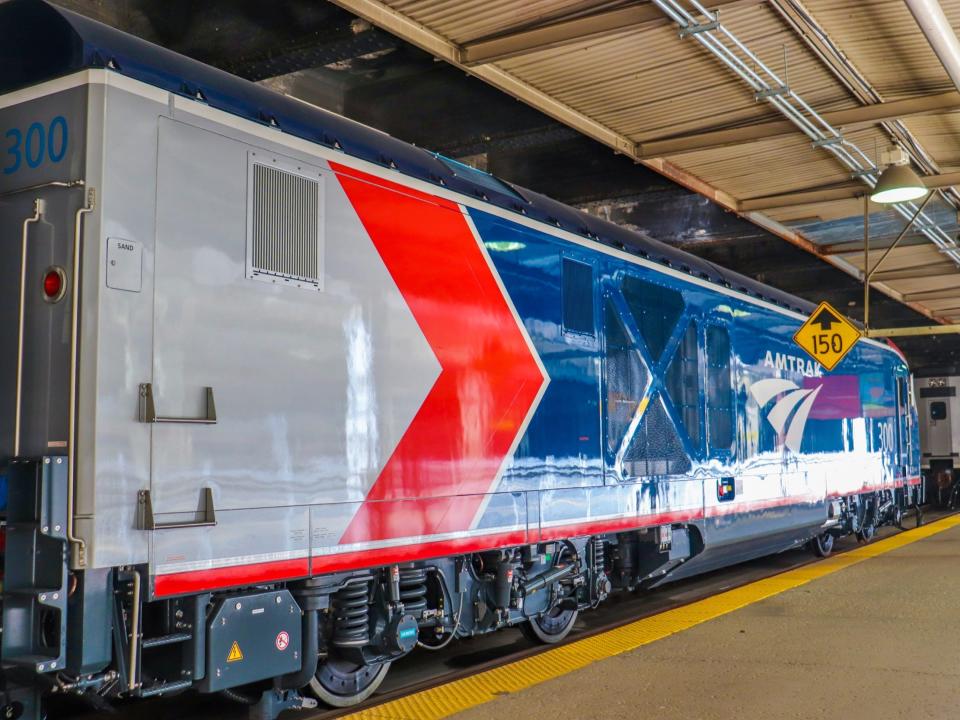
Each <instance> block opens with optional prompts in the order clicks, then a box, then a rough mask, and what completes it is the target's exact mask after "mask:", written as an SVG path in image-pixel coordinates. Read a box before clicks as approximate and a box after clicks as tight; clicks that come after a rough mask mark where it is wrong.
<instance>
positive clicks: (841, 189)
mask: <svg viewBox="0 0 960 720" xmlns="http://www.w3.org/2000/svg"><path fill="white" fill-rule="evenodd" d="M921 179H922V180H923V184H924V185H926V186H927V187H928V188H930V189H931V190H935V189H937V188H945V187H950V186H952V185H960V172H951V173H943V174H942V175H927V176H925V177H922V178H921ZM866 190H867V186H866V185H864V184H863V183H860V182H850V183H844V184H843V185H837V186H836V187H832V188H826V189H823V190H798V191H797V192H789V193H781V194H779V195H764V196H763V197H757V198H750V199H748V200H741V201H740V202H739V203H737V209H738V210H740V212H751V211H754V210H770V209H771V208H781V207H795V206H797V205H808V204H811V203H821V202H831V201H833V200H851V199H853V198H858V197H863V194H864V192H865V191H866Z"/></svg>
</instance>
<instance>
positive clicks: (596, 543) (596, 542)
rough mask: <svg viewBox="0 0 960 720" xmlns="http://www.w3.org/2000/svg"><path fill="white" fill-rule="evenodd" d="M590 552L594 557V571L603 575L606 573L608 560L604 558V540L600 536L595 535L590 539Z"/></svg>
mask: <svg viewBox="0 0 960 720" xmlns="http://www.w3.org/2000/svg"><path fill="white" fill-rule="evenodd" d="M590 552H591V554H592V556H593V557H592V560H593V569H594V571H595V572H597V573H599V574H603V573H604V572H605V569H604V564H605V563H606V559H605V558H604V550H603V538H602V537H600V536H599V535H594V536H593V537H592V538H590Z"/></svg>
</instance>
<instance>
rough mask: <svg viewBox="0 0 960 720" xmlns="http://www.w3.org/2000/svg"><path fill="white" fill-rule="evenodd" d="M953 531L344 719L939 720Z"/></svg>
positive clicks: (944, 693)
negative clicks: (895, 719) (901, 719)
mask: <svg viewBox="0 0 960 720" xmlns="http://www.w3.org/2000/svg"><path fill="white" fill-rule="evenodd" d="M958 561H960V516H957V515H953V516H949V517H946V518H943V519H940V520H937V521H935V522H932V523H930V524H928V525H925V526H923V527H920V528H917V529H913V530H907V531H904V532H898V533H896V534H893V535H890V536H888V537H886V538H884V539H882V540H877V541H875V542H873V543H871V544H869V545H861V546H858V547H856V548H855V549H853V550H849V551H847V552H843V553H841V554H838V555H835V556H833V557H831V558H828V559H826V560H823V561H819V562H814V563H811V564H809V565H805V566H802V567H799V568H796V569H793V570H789V571H787V572H784V573H781V574H779V575H774V576H772V577H768V578H765V579H762V580H759V581H757V582H752V583H749V584H747V585H744V586H741V587H737V588H734V589H731V590H727V591H725V592H721V593H719V594H716V595H713V596H711V597H709V598H706V599H703V600H699V601H696V602H693V603H691V604H688V605H685V606H682V607H678V608H674V609H671V610H668V611H666V612H663V613H659V614H656V615H652V616H650V617H647V618H644V619H641V620H637V621H634V622H631V623H628V624H627V625H624V626H622V627H619V628H616V629H614V630H609V631H606V632H602V633H599V634H596V635H593V636H590V637H586V638H584V639H581V640H576V641H574V642H571V643H569V644H567V645H564V646H561V647H557V648H554V649H551V650H549V651H546V652H543V653H540V654H537V655H535V656H533V657H528V658H525V659H523V660H520V661H518V662H515V663H511V664H508V665H503V666H500V667H497V668H494V669H492V670H487V671H485V672H481V673H478V674H476V675H473V676H471V677H468V678H464V679H461V680H457V681H454V682H452V683H448V684H446V685H441V686H438V687H435V688H431V689H428V690H424V691H422V692H419V693H415V694H413V695H409V696H407V697H403V698H400V699H398V700H395V701H392V702H388V703H386V704H383V705H380V706H376V707H372V708H370V709H367V710H364V711H362V712H359V713H355V714H353V715H350V716H349V717H350V718H352V719H353V720H426V719H430V718H446V717H453V718H456V719H457V720H486V719H488V718H513V717H534V718H541V717H542V718H546V717H549V718H551V720H567V719H569V720H581V719H583V718H591V719H597V720H603V719H606V718H609V719H610V720H623V718H625V717H639V716H641V714H642V716H643V717H650V718H656V719H657V720H672V719H674V718H676V719H678V720H679V719H680V718H683V719H684V720H689V719H691V718H709V719H711V720H726V719H727V718H730V719H731V720H733V719H736V720H743V719H744V718H761V717H776V718H805V719H806V718H821V717H823V718H826V717H850V718H866V717H911V718H954V717H956V716H957V712H958V711H957V688H958V687H960V622H958V621H957V619H956V616H955V615H954V612H955V609H956V608H957V606H958V599H960V571H958V570H960V566H958Z"/></svg>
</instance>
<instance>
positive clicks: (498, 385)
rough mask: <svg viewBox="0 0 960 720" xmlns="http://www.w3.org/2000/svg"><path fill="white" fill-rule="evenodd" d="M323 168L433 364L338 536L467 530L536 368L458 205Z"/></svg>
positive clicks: (537, 381) (529, 396)
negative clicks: (430, 377)
mask: <svg viewBox="0 0 960 720" xmlns="http://www.w3.org/2000/svg"><path fill="white" fill-rule="evenodd" d="M331 166H332V167H333V169H334V171H335V172H336V173H337V177H338V178H339V181H340V184H341V185H342V187H343V189H344V191H345V192H346V194H347V197H348V198H349V199H350V202H351V203H352V205H353V207H354V209H355V210H356V212H357V215H358V216H359V218H360V221H361V222H362V223H363V226H364V228H365V229H366V231H367V233H368V234H369V235H370V238H371V239H372V240H373V243H374V245H375V246H376V248H377V251H378V252H379V254H380V257H381V258H382V259H383V262H384V264H385V265H386V267H387V269H388V271H389V272H390V275H391V276H392V277H393V280H394V282H396V284H397V287H398V288H399V290H400V293H401V294H402V295H403V298H404V300H405V301H406V303H407V305H408V307H409V308H410V311H411V312H412V313H413V316H414V318H415V319H416V321H417V324H418V325H419V326H420V329H421V331H422V332H423V334H424V337H425V338H426V340H427V342H428V343H429V345H430V347H431V348H432V349H433V352H434V353H435V354H436V357H437V360H438V361H439V363H440V366H441V368H442V369H441V372H440V376H439V377H438V378H437V380H436V382H435V383H434V386H433V388H432V389H431V390H430V393H429V394H428V395H427V397H426V399H425V400H424V401H423V404H422V405H421V406H420V409H419V411H418V412H417V414H416V416H415V417H414V419H413V422H412V423H411V424H410V426H409V427H408V428H407V430H406V432H405V433H404V435H403V437H402V438H401V440H400V443H399V444H398V445H397V447H396V449H395V450H394V452H393V455H392V456H391V457H390V458H389V460H388V461H387V463H386V465H385V466H384V468H383V470H382V472H381V473H380V475H379V477H378V478H377V480H376V482H375V483H374V485H373V487H372V488H371V489H370V492H369V493H368V495H367V498H366V502H365V503H364V504H363V505H362V506H361V508H360V510H359V511H358V513H357V515H356V516H354V518H353V520H352V521H351V522H350V525H349V526H348V527H347V529H346V531H345V533H344V535H343V537H342V538H341V542H342V543H351V542H362V541H365V540H380V539H385V538H392V537H410V536H417V535H429V534H434V533H443V532H452V531H457V530H465V529H467V528H469V526H470V523H471V521H472V520H473V518H474V516H475V515H476V513H477V511H478V509H479V508H480V504H481V502H482V501H483V495H484V493H487V492H489V490H490V487H491V484H492V483H493V481H494V480H495V478H496V475H497V472H498V471H499V469H500V467H501V465H502V463H503V461H504V458H505V457H506V455H507V454H508V453H509V452H510V449H511V447H512V446H513V443H514V440H515V439H516V437H517V434H518V433H519V431H520V428H521V427H522V425H523V422H524V419H525V418H526V416H527V413H528V411H529V410H530V407H531V405H532V404H533V403H534V401H535V400H536V398H537V395H538V393H539V391H540V388H541V386H542V385H543V383H544V382H545V378H544V376H543V374H542V372H541V370H540V366H539V365H538V363H537V361H536V359H535V358H534V356H533V354H532V352H531V349H530V347H529V346H528V345H527V342H526V339H525V337H524V335H523V333H522V331H521V329H520V328H519V327H518V325H517V321H516V319H515V318H514V315H513V313H512V312H511V309H510V306H509V304H508V303H507V300H506V298H505V297H504V295H503V293H502V292H501V290H500V287H499V285H498V284H497V281H496V278H495V277H494V276H493V272H492V269H491V267H490V265H489V264H488V262H487V259H486V257H485V256H484V253H483V252H482V250H481V248H480V246H479V244H478V242H477V239H476V237H475V236H474V234H473V231H472V230H471V228H470V226H469V225H468V224H467V220H466V218H465V216H464V214H463V212H462V210H461V208H460V206H459V205H457V204H455V203H452V202H449V201H447V200H443V199H441V198H438V197H435V196H432V195H428V194H426V193H422V192H419V191H416V190H411V189H410V188H408V187H405V186H402V185H397V184H394V183H390V182H388V181H385V180H382V179H380V178H377V177H374V176H372V175H367V174H365V173H361V172H358V171H356V170H354V169H351V168H346V167H344V166H340V165H335V164H333V163H331ZM397 380H398V382H402V381H403V378H397ZM398 499H415V500H416V501H415V502H404V503H391V502H381V501H385V500H387V501H389V500H398Z"/></svg>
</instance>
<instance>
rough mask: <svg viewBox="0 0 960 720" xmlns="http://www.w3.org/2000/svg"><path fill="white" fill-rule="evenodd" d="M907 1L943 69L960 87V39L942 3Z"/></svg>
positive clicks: (930, 0) (926, 0) (933, 0)
mask: <svg viewBox="0 0 960 720" xmlns="http://www.w3.org/2000/svg"><path fill="white" fill-rule="evenodd" d="M906 3H907V7H908V8H910V12H911V13H912V14H913V19H914V20H916V21H917V25H919V26H920V29H921V30H922V31H923V34H924V35H926V36H927V42H928V43H930V47H931V48H933V51H934V52H935V53H936V54H937V58H939V60H940V62H941V64H942V65H943V69H944V70H946V71H947V75H949V76H950V79H951V80H952V81H953V84H954V85H955V86H956V87H957V88H960V40H957V35H956V33H954V32H953V28H952V27H951V26H950V21H949V20H947V16H946V15H944V14H943V8H942V7H940V3H939V2H937V0H906Z"/></svg>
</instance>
